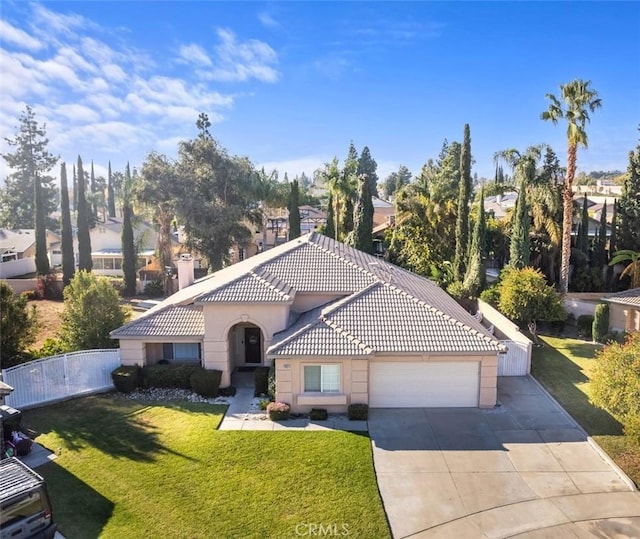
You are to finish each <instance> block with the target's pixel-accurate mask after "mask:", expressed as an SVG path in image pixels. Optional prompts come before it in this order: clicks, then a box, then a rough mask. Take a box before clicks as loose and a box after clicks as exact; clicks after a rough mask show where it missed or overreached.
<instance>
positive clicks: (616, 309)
mask: <svg viewBox="0 0 640 539" xmlns="http://www.w3.org/2000/svg"><path fill="white" fill-rule="evenodd" d="M602 299H603V301H606V302H607V303H609V329H610V330H611V331H640V288H632V289H631V290H624V291H622V292H618V293H616V294H611V295H609V296H605V297H604V298H602Z"/></svg>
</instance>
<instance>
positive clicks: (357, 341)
mask: <svg viewBox="0 0 640 539" xmlns="http://www.w3.org/2000/svg"><path fill="white" fill-rule="evenodd" d="M319 320H321V321H322V322H323V323H324V324H325V325H326V326H327V327H329V328H331V329H332V330H333V331H335V332H336V333H338V334H339V335H341V336H342V337H345V338H347V339H348V340H349V341H351V342H352V343H353V344H355V345H356V346H357V347H358V348H360V349H361V350H362V351H363V352H366V353H367V354H370V353H371V352H373V351H374V348H373V346H371V345H369V344H367V343H365V342H364V341H362V340H360V339H358V338H357V337H356V336H355V335H353V334H351V333H349V332H348V331H347V330H346V329H344V328H343V327H342V326H340V325H338V324H336V323H335V322H332V321H330V320H328V319H327V318H326V317H325V316H324V315H323V314H320V318H319Z"/></svg>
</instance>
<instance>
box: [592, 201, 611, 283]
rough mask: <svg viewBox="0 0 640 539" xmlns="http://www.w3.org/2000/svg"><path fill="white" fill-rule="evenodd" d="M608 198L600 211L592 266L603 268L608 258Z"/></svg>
mask: <svg viewBox="0 0 640 539" xmlns="http://www.w3.org/2000/svg"><path fill="white" fill-rule="evenodd" d="M606 248H607V199H606V198H605V200H604V205H603V206H602V212H601V213H600V226H599V227H598V236H597V240H596V241H595V243H594V246H593V260H592V264H591V265H592V267H594V268H597V269H600V270H601V269H602V266H604V265H605V264H606V263H607V262H608V260H607V251H606Z"/></svg>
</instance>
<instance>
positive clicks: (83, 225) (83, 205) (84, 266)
mask: <svg viewBox="0 0 640 539" xmlns="http://www.w3.org/2000/svg"><path fill="white" fill-rule="evenodd" d="M76 174H77V176H78V178H77V181H78V206H77V207H78V217H77V219H78V269H79V270H80V271H82V270H86V271H91V270H92V268H93V261H92V260H91V236H90V235H89V208H88V206H87V197H86V195H85V190H86V187H85V183H84V169H83V167H82V158H81V157H80V156H78V170H77V171H76Z"/></svg>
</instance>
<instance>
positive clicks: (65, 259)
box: [60, 163, 76, 286]
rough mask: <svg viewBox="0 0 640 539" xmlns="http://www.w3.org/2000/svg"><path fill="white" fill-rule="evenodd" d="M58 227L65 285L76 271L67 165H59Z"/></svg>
mask: <svg viewBox="0 0 640 539" xmlns="http://www.w3.org/2000/svg"><path fill="white" fill-rule="evenodd" d="M60 229H61V236H62V238H61V240H62V241H61V250H62V282H63V284H64V286H67V285H68V284H69V282H71V279H72V278H73V274H74V273H75V271H76V261H75V257H74V256H73V229H72V227H71V210H70V209H69V189H68V187H67V165H66V163H62V164H61V165H60Z"/></svg>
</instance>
